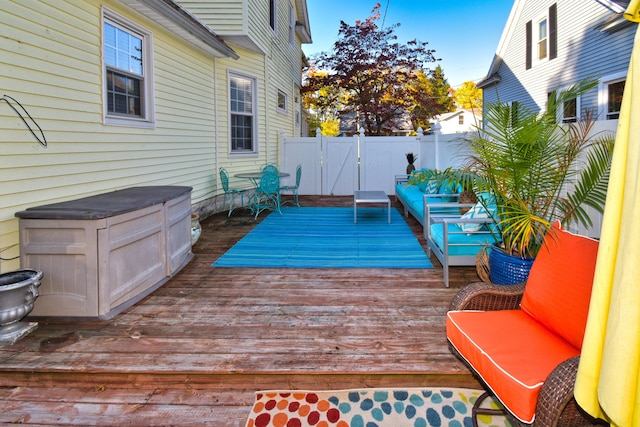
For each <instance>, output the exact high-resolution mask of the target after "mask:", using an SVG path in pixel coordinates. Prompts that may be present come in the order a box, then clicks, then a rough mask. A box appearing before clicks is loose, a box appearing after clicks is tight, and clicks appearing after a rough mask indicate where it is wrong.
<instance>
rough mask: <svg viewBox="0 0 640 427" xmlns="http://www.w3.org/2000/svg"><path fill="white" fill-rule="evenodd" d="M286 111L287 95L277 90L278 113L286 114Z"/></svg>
mask: <svg viewBox="0 0 640 427" xmlns="http://www.w3.org/2000/svg"><path fill="white" fill-rule="evenodd" d="M288 109H289V108H288V102H287V94H286V93H284V92H283V91H281V90H280V89H278V112H279V113H286V112H287V111H288Z"/></svg>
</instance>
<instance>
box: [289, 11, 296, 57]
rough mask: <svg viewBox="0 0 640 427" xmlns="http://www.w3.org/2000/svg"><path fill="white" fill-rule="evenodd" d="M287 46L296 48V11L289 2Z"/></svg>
mask: <svg viewBox="0 0 640 427" xmlns="http://www.w3.org/2000/svg"><path fill="white" fill-rule="evenodd" d="M289 44H290V45H291V47H292V48H295V47H296V10H295V9H294V7H293V3H291V2H289Z"/></svg>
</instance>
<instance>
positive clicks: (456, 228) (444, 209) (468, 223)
mask: <svg viewBox="0 0 640 427" xmlns="http://www.w3.org/2000/svg"><path fill="white" fill-rule="evenodd" d="M420 173H422V174H424V176H427V177H428V176H429V173H428V172H425V171H424V170H422V171H417V172H416V173H414V175H415V174H420ZM412 178H413V179H412ZM424 181H425V180H424V179H422V180H421V179H416V178H415V177H414V176H413V175H412V176H409V177H408V176H407V175H398V176H396V186H395V187H396V200H397V201H398V202H400V203H401V204H402V206H403V208H404V214H405V216H408V215H409V214H411V215H412V216H413V217H415V218H416V220H417V221H418V222H419V223H420V224H422V227H423V232H424V237H425V240H426V242H427V254H428V255H431V253H432V252H433V254H434V255H435V257H436V258H437V259H438V261H440V263H441V264H442V267H443V272H444V284H445V286H446V287H449V267H450V266H472V265H476V257H477V254H478V252H479V251H480V249H482V248H483V247H485V246H487V245H491V244H493V243H494V242H496V241H497V235H498V233H497V228H496V225H495V223H494V221H493V218H492V215H495V203H493V201H492V198H490V197H489V196H487V195H480V200H479V201H478V203H476V204H462V203H458V202H457V200H458V198H459V193H458V192H454V191H452V189H456V190H459V189H460V188H459V186H457V185H453V186H452V185H451V183H450V182H440V183H439V185H436V184H435V183H431V185H430V184H429V181H432V180H431V179H428V178H427V180H426V181H427V184H426V185H425V182H424ZM433 181H437V180H436V179H434V180H433ZM436 187H437V189H436ZM434 191H435V192H434ZM465 207H466V208H470V209H469V211H467V212H466V213H465V214H462V213H461V212H460V208H465Z"/></svg>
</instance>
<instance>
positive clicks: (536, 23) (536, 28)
mask: <svg viewBox="0 0 640 427" xmlns="http://www.w3.org/2000/svg"><path fill="white" fill-rule="evenodd" d="M543 20H546V21H547V56H545V57H544V58H543V59H540V58H539V57H538V43H539V42H540V39H539V37H540V22H542V21H543ZM531 24H532V25H531V26H532V28H531V32H532V34H531V39H532V40H531V49H533V52H531V66H532V67H533V66H535V65H536V64H541V63H543V62H547V61H549V31H550V28H549V11H548V10H547V11H545V13H543V14H541V15H539V16H538V17H537V18H536V19H534V20H533V21H532V22H531Z"/></svg>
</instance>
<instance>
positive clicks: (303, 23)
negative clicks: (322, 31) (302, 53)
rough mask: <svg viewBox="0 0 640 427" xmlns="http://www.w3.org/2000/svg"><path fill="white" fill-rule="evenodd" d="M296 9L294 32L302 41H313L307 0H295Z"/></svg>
mask: <svg viewBox="0 0 640 427" xmlns="http://www.w3.org/2000/svg"><path fill="white" fill-rule="evenodd" d="M296 11H297V17H296V34H297V35H298V37H300V41H301V42H302V43H313V40H311V25H309V11H308V9H307V0H296Z"/></svg>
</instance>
